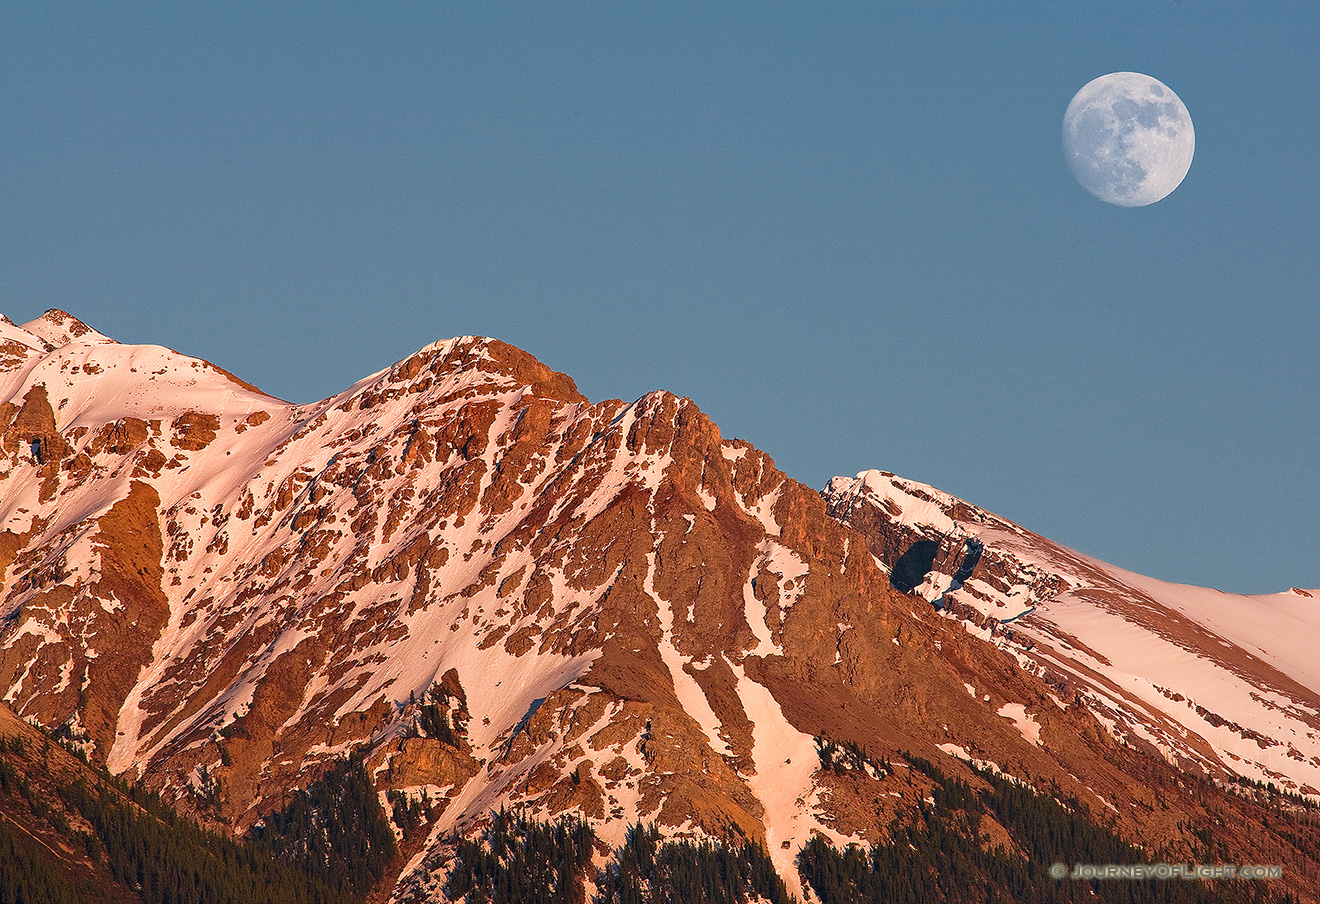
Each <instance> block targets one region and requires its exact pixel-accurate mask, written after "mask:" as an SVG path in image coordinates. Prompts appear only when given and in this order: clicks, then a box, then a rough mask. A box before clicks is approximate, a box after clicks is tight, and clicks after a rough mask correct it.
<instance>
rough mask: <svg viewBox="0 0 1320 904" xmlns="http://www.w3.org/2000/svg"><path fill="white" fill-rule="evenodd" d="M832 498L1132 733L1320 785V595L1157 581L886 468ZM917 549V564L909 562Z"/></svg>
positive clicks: (963, 610)
mask: <svg viewBox="0 0 1320 904" xmlns="http://www.w3.org/2000/svg"><path fill="white" fill-rule="evenodd" d="M824 496H825V499H826V501H827V503H828V505H829V507H830V513H831V514H832V515H833V516H834V517H836V518H838V519H839V520H841V521H842V522H843V523H845V524H848V525H850V526H852V527H854V528H856V529H858V530H859V531H861V532H862V533H863V534H865V535H866V536H867V537H868V539H869V540H870V545H871V550H872V553H873V554H874V555H875V556H876V557H877V559H879V560H880V561H881V562H882V563H884V566H885V567H886V568H887V569H889V570H890V571H891V584H897V585H899V586H902V587H904V588H907V589H910V592H913V593H915V594H916V595H917V596H920V597H922V598H924V599H927V600H929V601H931V602H932V603H936V604H938V605H939V607H940V608H941V609H942V610H944V611H945V612H946V613H948V614H949V615H951V616H953V617H956V618H959V619H961V620H963V621H964V622H965V623H966V624H967V625H968V628H969V630H971V631H973V632H974V633H977V634H980V635H981V636H984V637H985V638H986V639H987V640H989V641H990V642H992V643H995V644H996V645H997V646H999V647H1000V648H1001V649H1002V650H1004V651H1005V652H1006V653H1007V654H1008V655H1011V656H1012V657H1013V658H1015V659H1016V660H1017V661H1018V662H1019V664H1020V665H1021V666H1022V667H1023V668H1024V669H1025V670H1027V671H1030V672H1033V673H1034V674H1037V675H1040V676H1041V677H1042V678H1043V679H1044V680H1045V681H1046V683H1048V684H1050V685H1052V686H1053V688H1054V693H1055V694H1056V695H1057V696H1058V697H1059V698H1061V699H1062V700H1064V701H1068V702H1074V703H1076V704H1077V705H1080V706H1082V707H1084V708H1085V709H1086V710H1087V711H1089V712H1090V713H1092V714H1093V715H1094V716H1095V717H1096V718H1097V719H1099V720H1100V721H1101V722H1102V723H1103V724H1105V725H1106V727H1108V728H1109V730H1110V732H1111V733H1112V734H1114V735H1115V736H1116V737H1118V738H1120V739H1121V740H1122V741H1123V742H1124V743H1127V744H1130V745H1132V746H1135V747H1139V748H1143V749H1147V750H1149V751H1150V752H1151V753H1152V754H1154V755H1157V756H1160V757H1162V758H1164V759H1166V760H1168V761H1169V762H1170V763H1172V764H1174V765H1176V766H1178V767H1179V768H1180V769H1184V770H1192V771H1197V772H1201V773H1204V774H1207V775H1211V776H1213V777H1214V778H1216V779H1219V780H1233V779H1235V778H1245V779H1249V780H1252V781H1256V782H1263V783H1274V784H1276V785H1278V786H1279V787H1281V788H1283V789H1286V790H1288V791H1292V792H1297V793H1301V794H1305V795H1308V796H1311V797H1314V796H1316V795H1320V659H1317V657H1316V655H1315V642H1316V640H1317V638H1320V591H1311V590H1301V589H1298V588H1292V589H1290V590H1288V591H1286V592H1283V593H1275V594H1268V595H1264V596H1240V595H1236V594H1230V593H1222V592H1220V591H1217V590H1209V589H1206V588H1201V587H1189V586H1185V585H1181V584H1170V583H1166V582H1164V581H1157V580H1154V579H1151V578H1147V577H1143V576H1141V575H1137V574H1133V573H1131V572H1128V571H1124V570H1122V569H1120V568H1116V567H1114V566H1113V565H1109V564H1107V563H1105V562H1101V561H1098V560H1096V559H1093V558H1090V557H1089V556H1085V555H1083V554H1081V553H1078V552H1075V551H1073V550H1071V549H1067V548H1065V547H1063V546H1060V545H1058V544H1056V543H1052V542H1051V541H1049V540H1047V539H1045V538H1044V537H1041V536H1039V535H1038V534H1034V533H1032V532H1031V531H1028V530H1026V529H1024V528H1022V527H1019V526H1018V525H1016V524H1013V523H1011V522H1009V521H1005V520H1004V519H1002V518H1000V517H998V516H996V515H993V514H991V513H989V512H986V511H984V510H982V509H979V508H976V507H975V506H973V505H970V504H968V503H966V502H964V501H963V500H961V499H957V498H955V497H953V496H950V495H949V494H947V493H943V492H941V491H939V490H936V489H935V488H933V487H929V486H926V485H925V484H920V483H916V482H914V481H910V480H905V479H903V478H900V477H896V476H895V475H893V474H889V473H886V472H883V471H865V472H863V473H861V474H858V475H857V477H856V478H851V479H850V478H842V477H836V478H834V479H833V480H832V481H830V483H829V486H827V487H826V489H825V491H824ZM905 556H906V557H907V559H906V563H907V564H909V565H910V564H912V563H914V562H916V563H918V567H917V571H918V572H919V574H916V573H914V574H911V575H906V576H904V575H903V574H902V573H901V569H899V563H900V561H904V557H905ZM972 559H974V560H972ZM968 566H970V567H968ZM960 568H961V569H962V570H963V571H964V572H965V573H964V574H963V575H959V570H960ZM914 577H915V580H913V578H914ZM914 585H915V586H914Z"/></svg>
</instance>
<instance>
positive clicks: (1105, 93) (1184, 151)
mask: <svg viewBox="0 0 1320 904" xmlns="http://www.w3.org/2000/svg"><path fill="white" fill-rule="evenodd" d="M1195 150H1196V133H1195V132H1194V131H1193V130H1192V117H1191V114H1189V113H1188V112H1187V108H1186V107H1185V106H1183V102H1182V101H1181V100H1179V98H1178V95H1176V94H1174V93H1173V91H1172V90H1171V89H1170V88H1169V86H1168V85H1166V84H1164V83H1163V82H1161V81H1160V80H1159V79H1154V78H1151V77H1150V76H1149V75H1142V74H1141V73H1140V72H1111V73H1109V75H1102V76H1100V77H1099V78H1097V79H1094V80H1092V81H1090V82H1087V83H1086V84H1085V85H1084V86H1083V87H1082V90H1080V91H1078V92H1077V95H1076V96H1075V97H1074V98H1073V99H1072V103H1070V104H1068V112H1066V113H1065V114H1064V115H1063V151H1064V156H1066V157H1067V158H1068V165H1069V166H1071V167H1072V171H1073V175H1074V176H1076V177H1077V181H1078V182H1080V183H1081V184H1082V187H1083V188H1085V189H1086V190H1087V191H1089V192H1090V193H1091V194H1093V195H1095V196H1096V197H1097V198H1099V199H1100V200H1101V201H1107V202H1108V203H1110V204H1116V205H1118V206H1119V207H1145V206H1146V205H1147V204H1154V203H1155V202H1156V201H1158V200H1160V199H1161V198H1164V197H1167V196H1168V194H1169V193H1170V192H1171V191H1173V190H1174V189H1175V188H1177V187H1178V186H1179V185H1180V184H1181V183H1182V180H1183V177H1184V176H1186V175H1187V171H1188V170H1189V169H1191V166H1192V153H1193V152H1194V151H1195Z"/></svg>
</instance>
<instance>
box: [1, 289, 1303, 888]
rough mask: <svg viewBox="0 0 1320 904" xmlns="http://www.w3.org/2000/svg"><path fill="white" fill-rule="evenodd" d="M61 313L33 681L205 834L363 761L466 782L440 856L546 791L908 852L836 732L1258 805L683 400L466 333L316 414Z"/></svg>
mask: <svg viewBox="0 0 1320 904" xmlns="http://www.w3.org/2000/svg"><path fill="white" fill-rule="evenodd" d="M63 316H64V317H67V315H63ZM53 319H54V320H55V321H58V322H57V323H46V322H44V321H43V322H42V323H40V324H38V325H37V326H32V325H24V326H23V327H21V328H19V327H14V326H13V325H12V324H9V323H8V322H7V321H6V322H5V323H3V324H0V339H2V340H5V341H7V342H10V343H12V344H13V346H14V348H15V351H14V352H13V353H12V354H11V355H10V359H12V360H11V363H9V364H8V365H6V368H7V369H5V370H4V371H3V373H2V374H0V400H4V399H8V400H9V404H10V405H11V406H12V411H13V412H14V413H15V420H16V419H17V413H18V412H19V411H20V409H22V408H24V407H26V406H27V404H28V403H27V401H25V400H26V399H38V398H46V399H47V400H48V401H47V404H46V405H45V407H44V408H41V407H40V403H39V402H38V401H33V402H32V403H31V404H32V406H33V413H32V414H31V416H30V417H29V419H28V420H29V421H30V422H31V423H32V424H34V425H35V426H31V427H29V426H25V427H24V428H23V430H24V431H27V432H25V433H23V434H21V436H26V435H28V433H30V432H31V431H33V430H38V431H43V432H41V436H44V437H48V438H49V440H50V441H49V444H48V445H49V448H50V449H51V450H52V453H51V454H52V456H56V455H57V456H58V460H57V458H56V457H50V458H48V459H46V460H39V459H38V457H37V456H36V455H35V454H34V452H33V450H32V448H31V446H30V445H28V446H25V445H24V444H23V442H19V443H18V444H17V445H16V446H13V447H12V448H11V447H9V446H5V447H4V457H3V458H2V459H0V561H4V559H3V556H4V555H7V553H6V550H8V549H10V548H11V547H12V549H13V550H14V552H13V554H12V555H11V556H10V564H9V567H8V569H7V571H6V572H5V575H4V579H5V583H4V597H3V602H2V603H0V614H3V616H4V627H3V635H2V637H3V646H4V650H3V653H0V693H3V696H4V697H5V699H7V700H9V701H11V702H12V703H13V705H14V706H15V707H16V708H17V709H18V710H19V711H20V712H21V713H23V714H24V715H28V716H32V717H36V718H38V719H40V720H41V721H43V722H45V723H47V724H50V725H57V724H61V723H63V724H70V725H72V726H73V727H74V729H75V731H76V732H78V733H79V734H80V736H81V735H84V734H85V736H86V738H87V742H88V744H89V745H90V747H91V749H92V752H93V754H94V755H95V756H96V757H98V758H100V759H103V760H105V761H106V762H107V763H108V765H109V766H110V768H111V769H113V770H115V771H117V772H128V773H132V774H135V775H137V776H139V777H141V779H142V780H143V781H145V782H146V783H147V784H148V785H149V786H151V787H152V788H155V789H158V790H160V791H161V792H162V793H163V794H165V795H166V796H167V797H168V798H170V799H171V800H173V801H175V802H177V803H178V804H180V805H181V806H182V807H184V808H185V809H190V810H191V811H192V812H194V813H195V814H197V815H199V816H201V817H203V818H207V819H211V820H214V821H216V822H219V823H223V824H225V825H228V826H230V827H233V828H235V829H237V830H242V829H243V828H245V827H247V826H249V825H251V824H252V823H253V822H254V821H255V820H257V819H259V818H260V817H261V816H262V815H263V814H264V813H266V812H268V811H270V810H271V809H273V808H275V807H277V806H279V805H280V803H281V802H282V800H283V799H284V798H285V797H286V795H287V794H288V793H289V792H290V791H291V790H292V789H294V788H297V787H299V786H301V785H303V784H305V783H306V782H307V781H309V780H310V779H311V778H313V777H315V775H316V774H318V772H319V770H320V769H321V768H322V767H323V766H324V765H325V764H326V763H328V762H329V761H330V760H332V759H334V758H336V757H339V756H343V755H344V754H346V753H348V752H350V751H356V752H359V753H361V754H363V755H364V756H365V757H366V758H367V761H368V764H369V765H370V767H371V772H372V774H373V775H374V776H375V780H376V781H377V783H378V786H379V788H380V789H381V790H382V791H384V790H393V789H397V790H403V791H407V792H409V793H412V794H419V793H421V792H422V791H425V792H426V793H427V794H428V795H429V796H430V798H431V799H433V800H438V801H439V802H440V811H439V817H438V819H437V820H436V822H435V823H434V825H433V835H432V839H431V843H432V844H433V845H438V844H440V843H441V841H442V838H443V836H444V835H445V833H447V832H449V831H450V830H452V829H454V828H459V829H463V828H467V827H470V826H472V825H473V824H474V823H475V822H476V821H478V820H480V819H482V818H483V816H484V814H486V813H487V812H489V810H490V808H491V807H495V806H500V805H515V806H520V807H526V808H528V809H529V810H530V811H532V812H533V813H536V814H539V815H541V816H545V817H550V816H554V815H557V814H560V813H565V812H574V813H577V814H579V815H582V816H584V817H586V818H588V819H590V820H591V821H592V822H593V823H595V824H596V826H597V828H598V830H599V831H600V832H601V834H602V835H603V836H604V837H605V838H606V839H607V840H614V841H617V840H618V839H619V838H621V836H622V833H623V831H624V829H625V827H626V826H627V825H628V824H630V823H632V822H635V821H637V820H639V819H641V820H654V821H656V822H657V823H659V824H660V825H661V826H663V827H665V828H666V829H667V830H668V831H671V832H676V833H684V834H705V835H710V836H715V837H720V836H723V835H726V834H728V833H739V834H742V835H745V836H748V837H752V838H756V839H760V840H762V841H764V842H765V843H766V844H767V846H768V847H769V849H770V850H771V852H772V855H773V856H774V857H775V860H776V862H777V863H778V865H779V866H780V868H781V870H782V871H783V872H784V874H785V877H786V878H787V879H789V881H790V883H794V882H795V877H794V875H793V871H792V869H791V863H792V859H793V856H794V854H795V852H796V850H797V848H798V847H799V846H800V845H801V844H802V843H803V842H805V841H806V840H807V839H808V838H809V837H810V836H811V835H812V834H813V833H818V832H819V833H823V834H825V835H826V836H827V837H830V838H832V839H835V840H836V841H845V840H850V839H855V840H865V839H874V838H878V837H879V836H880V834H881V833H882V832H883V831H884V827H885V826H886V825H887V824H888V821H889V819H890V818H891V817H892V815H893V814H894V813H895V812H896V811H897V810H898V809H899V808H901V807H910V806H912V805H913V804H915V802H916V801H917V800H920V799H921V797H922V796H924V793H925V788H924V786H923V784H922V781H921V777H920V776H915V777H914V776H912V775H907V774H904V775H903V776H902V777H901V778H900V777H898V776H897V775H894V774H887V775H886V774H880V773H877V772H875V771H874V770H872V771H871V772H867V771H866V770H862V771H860V772H855V773H851V774H848V775H845V776H839V775H835V774H833V773H830V774H828V775H827V774H825V773H822V772H821V771H820V769H819V766H820V762H819V757H818V753H817V744H818V741H817V739H822V738H829V739H833V740H835V741H839V742H844V741H852V742H855V743H857V744H859V745H863V746H864V747H866V748H867V750H869V751H872V752H873V753H874V755H875V756H876V757H882V756H896V755H897V752H898V751H901V750H911V751H913V752H914V753H919V754H921V755H923V756H926V757H928V758H939V759H943V760H946V761H947V765H948V768H950V769H957V768H959V766H958V765H957V764H956V761H953V760H950V759H949V758H948V757H947V756H946V753H947V752H949V751H957V752H961V753H963V754H964V755H967V756H974V757H976V758H978V759H983V760H991V761H993V762H995V763H996V764H997V765H998V766H999V767H1000V768H1002V769H1003V770H1004V771H1006V772H1008V773H1010V774H1012V775H1014V776H1018V777H1021V778H1023V779H1027V780H1031V781H1038V782H1042V783H1050V782H1056V783H1057V784H1058V785H1059V786H1060V787H1061V788H1064V789H1066V790H1068V791H1069V792H1071V793H1076V794H1077V795H1078V796H1079V797H1081V798H1083V799H1084V800H1087V801H1090V802H1093V803H1094V804H1095V805H1096V806H1097V807H1113V808H1114V809H1115V811H1116V813H1117V816H1116V819H1117V820H1118V822H1119V824H1120V825H1121V826H1122V827H1123V828H1124V829H1125V830H1126V831H1128V832H1129V833H1130V834H1131V835H1132V836H1133V837H1141V838H1142V839H1145V840H1147V841H1158V842H1162V843H1168V844H1170V845H1173V846H1174V848H1175V849H1176V848H1177V846H1178V845H1179V844H1182V843H1183V842H1184V841H1185V840H1186V833H1187V832H1189V831H1190V828H1189V827H1192V826H1195V825H1198V824H1200V823H1201V822H1202V821H1204V820H1206V819H1212V818H1222V814H1223V813H1226V812H1230V811H1231V812H1236V811H1232V808H1233V807H1235V806H1238V804H1237V803H1236V802H1235V800H1234V799H1233V798H1230V797H1227V796H1224V795H1218V796H1215V797H1214V799H1213V800H1211V801H1205V800H1197V799H1194V798H1193V797H1192V796H1191V794H1190V792H1188V791H1187V790H1185V789H1184V788H1183V787H1182V786H1180V784H1179V777H1178V775H1177V774H1176V773H1175V772H1174V771H1173V770H1172V769H1171V768H1170V767H1169V766H1168V765H1167V764H1166V763H1165V762H1164V761H1163V760H1161V759H1156V758H1152V757H1149V756H1147V755H1146V754H1144V753H1142V752H1141V751H1138V750H1135V749H1132V748H1129V747H1125V746H1123V745H1120V744H1119V743H1117V742H1116V741H1115V740H1114V739H1113V738H1112V737H1111V736H1110V734H1109V733H1108V732H1107V731H1106V730H1104V728H1103V727H1102V726H1101V725H1100V724H1099V723H1098V722H1097V721H1096V720H1095V719H1094V718H1092V717H1091V716H1090V715H1089V714H1088V713H1086V712H1084V711H1082V710H1081V709H1080V708H1078V707H1072V706H1064V705H1061V703H1057V702H1055V700H1054V699H1053V697H1052V696H1051V695H1052V694H1053V693H1054V689H1053V688H1052V687H1051V686H1050V685H1049V684H1047V683H1046V682H1044V681H1042V680H1041V679H1040V678H1038V677H1037V676H1036V675H1034V674H1031V673H1030V672H1028V671H1025V670H1023V669H1022V668H1020V667H1019V665H1018V663H1017V662H1015V661H1014V660H1013V659H1012V658H1011V657H1010V656H1006V655H1005V654H1004V651H1003V650H1001V649H1000V648H999V647H997V646H996V645H994V644H992V643H987V642H985V641H984V640H983V639H981V638H979V637H976V636H973V635H972V634H969V633H968V632H967V630H965V628H964V625H963V624H962V623H960V622H958V621H955V620H950V619H948V618H945V617H942V616H940V615H938V614H936V613H934V612H932V611H931V607H930V606H929V605H927V604H926V603H924V602H922V601H921V600H919V599H916V598H914V597H911V596H908V595H905V594H902V593H899V592H898V591H895V590H893V589H892V588H891V587H890V586H889V584H890V582H889V575H888V574H887V573H886V571H885V570H884V569H883V568H882V567H880V566H879V565H878V564H877V560H876V557H875V556H873V555H872V550H871V549H869V548H868V540H867V537H866V535H864V534H863V533H859V532H858V531H857V530H855V529H854V528H852V527H849V526H847V525H845V524H843V523H840V521H838V520H836V519H835V518H832V517H831V516H830V513H829V511H828V510H827V506H826V503H825V501H824V500H823V499H822V498H821V496H820V495H819V494H817V493H815V492H813V491H811V490H810V489H808V488H806V487H804V486H802V485H800V484H798V483H796V482H794V481H792V480H790V479H788V478H786V477H785V476H784V475H783V474H782V473H780V472H779V471H778V470H776V469H775V467H774V464H773V462H772V461H771V460H770V459H769V458H768V457H767V456H766V455H764V454H763V453H761V452H759V451H757V450H756V449H755V448H753V447H751V446H749V445H748V444H746V443H743V442H739V441H728V440H725V439H723V437H722V436H721V435H720V432H719V430H718V428H717V427H716V426H715V425H714V424H713V423H711V422H710V420H709V419H708V418H706V417H705V416H704V415H703V414H702V413H701V411H700V410H698V409H697V407H696V406H695V405H694V404H693V403H692V402H690V401H689V400H687V399H680V398H676V397H675V396H673V395H670V394H667V393H652V394H649V395H647V396H645V397H643V398H642V399H640V400H638V401H637V402H635V403H633V404H625V403H623V402H621V401H617V400H613V401H606V402H601V403H597V404H593V403H591V402H589V401H588V400H587V399H585V398H583V397H582V396H581V395H580V394H579V393H578V391H577V389H576V387H575V386H574V384H573V382H572V380H571V379H569V378H568V377H566V376H564V375H562V374H558V373H555V372H553V371H551V370H550V369H549V368H547V367H545V366H544V365H543V364H541V363H540V362H538V361H536V360H535V359H534V358H532V357H531V356H530V355H527V354H526V353H524V352H522V351H519V350H518V349H515V348H513V347H511V346H508V345H505V344H503V343H500V342H496V341H493V340H488V339H478V338H472V337H465V338H461V339H454V340H449V341H446V342H440V343H436V344H435V345H432V346H429V347H427V348H425V349H423V350H422V351H420V352H418V353H417V354H416V355H413V356H412V357H410V358H408V359H407V360H405V361H403V362H400V363H399V364H396V365H395V366H393V367H391V368H389V369H387V370H385V371H382V372H381V373H379V374H376V375H374V376H373V377H370V378H368V379H366V380H364V381H362V382H360V383H359V384H357V385H356V386H354V387H353V388H352V389H350V390H348V391H346V392H344V393H341V394H340V395H338V396H335V397H334V398H331V399H327V400H325V401H323V402H319V403H316V404H313V405H307V406H293V405H289V404H286V403H283V402H280V401H279V400H276V399H273V398H270V397H269V396H264V395H262V394H260V393H259V392H257V391H255V390H252V389H245V388H243V386H242V385H240V384H238V383H235V382H234V381H233V379H232V378H230V377H229V376H228V375H226V374H224V373H223V372H221V371H219V370H218V369H216V368H214V367H211V366H210V365H206V364H205V362H195V361H194V360H193V359H188V358H185V357H183V356H180V355H177V354H175V353H173V352H169V351H167V350H164V349H153V348H147V347H132V346H120V345H116V344H114V343H111V342H109V340H105V339H104V337H101V336H100V334H99V333H95V332H94V331H90V330H88V331H87V332H86V333H84V334H82V335H81V336H80V335H78V334H75V332H74V328H73V327H72V326H71V325H69V324H68V322H67V321H66V320H64V319H63V318H62V317H55V318H53ZM29 327H31V329H29ZM84 336H91V337H92V338H95V339H96V341H95V342H89V341H84V339H83V337H84ZM52 337H54V338H52ZM60 337H65V341H64V344H57V341H56V340H58V339H59V338H60ZM97 337H99V338H97ZM38 385H40V386H42V387H43V388H44V389H43V392H42V393H37V392H36V389H35V387H36V386H38ZM66 400H68V401H67V402H66ZM46 412H50V414H51V417H53V423H48V421H47V420H46ZM25 423H27V422H25ZM6 435H8V434H6ZM21 436H20V439H21ZM56 440H58V441H59V442H58V443H57V442H56ZM60 443H62V445H60ZM44 469H46V470H44ZM969 586H970V584H969ZM969 687H971V688H973V689H974V693H969V692H968V688H969ZM1006 713H1007V715H1005V714H1006ZM1031 726H1034V729H1033V728H1031ZM903 771H904V772H905V773H906V770H903ZM895 795H898V796H895ZM1212 811H1213V813H1212ZM1262 832H1263V834H1261V835H1260V838H1259V839H1258V840H1257V841H1256V842H1253V843H1254V844H1256V847H1254V848H1249V849H1250V850H1264V848H1262V847H1261V845H1263V844H1265V843H1266V841H1268V842H1269V843H1270V844H1275V843H1279V844H1282V843H1283V842H1282V841H1280V840H1279V839H1277V838H1276V837H1275V836H1273V835H1270V834H1269V833H1268V832H1267V831H1264V830H1262ZM1261 839H1264V840H1261ZM430 862H431V861H430V860H428V859H427V858H426V857H424V856H419V857H418V858H417V859H416V860H415V861H414V862H413V863H411V864H410V865H409V867H408V870H406V871H405V874H404V875H403V876H402V877H401V878H400V880H399V881H400V882H401V883H402V886H406V885H407V884H408V883H410V882H412V881H414V880H416V879H418V878H419V876H420V874H421V873H423V872H425V870H426V869H427V868H428V866H427V864H428V863H430ZM1271 862H1272V861H1271Z"/></svg>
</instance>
